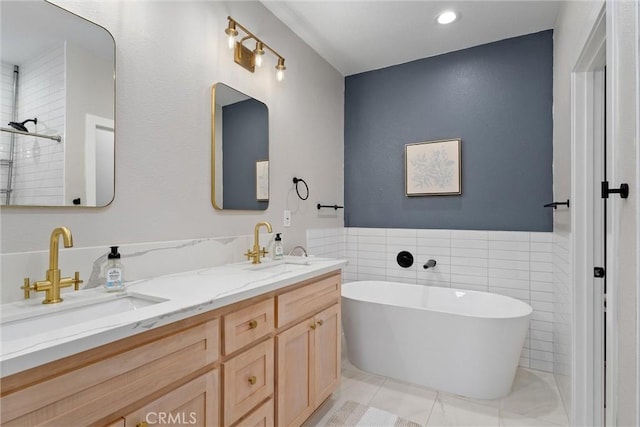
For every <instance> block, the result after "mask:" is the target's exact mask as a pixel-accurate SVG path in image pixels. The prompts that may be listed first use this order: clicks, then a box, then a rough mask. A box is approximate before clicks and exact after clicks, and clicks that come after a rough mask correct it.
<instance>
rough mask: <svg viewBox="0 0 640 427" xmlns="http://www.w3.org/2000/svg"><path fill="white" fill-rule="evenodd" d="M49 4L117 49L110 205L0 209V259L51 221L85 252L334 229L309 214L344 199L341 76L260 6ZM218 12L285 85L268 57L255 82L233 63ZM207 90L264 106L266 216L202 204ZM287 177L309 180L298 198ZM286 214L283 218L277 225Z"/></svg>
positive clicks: (44, 237)
mask: <svg viewBox="0 0 640 427" xmlns="http://www.w3.org/2000/svg"><path fill="white" fill-rule="evenodd" d="M55 3H57V4H59V5H61V6H63V7H66V8H67V9H69V10H71V11H72V12H74V13H77V14H79V15H81V16H83V17H86V18H87V19H90V20H92V21H94V22H96V23H98V24H100V25H102V26H104V27H105V28H107V29H108V30H109V31H110V32H111V33H112V34H113V36H114V38H115V41H116V75H117V77H116V195H115V200H114V201H113V203H112V204H111V205H109V206H107V207H105V208H96V209H86V208H76V209H74V208H55V209H54V208H41V209H32V208H31V209H30V208H3V209H2V211H1V218H0V225H1V237H2V249H1V250H2V253H12V252H21V251H34V250H43V249H46V248H47V247H48V241H49V235H50V233H51V230H52V229H53V228H54V227H55V226H58V225H66V226H68V227H69V228H70V229H71V230H72V232H73V236H74V242H75V246H76V247H88V246H100V245H103V246H105V245H109V244H117V243H135V242H152V241H161V240H180V239H190V238H201V237H212V236H229V235H241V234H247V233H251V232H252V231H253V226H254V225H255V223H256V222H257V221H262V220H268V221H270V222H271V223H272V224H273V225H274V227H275V229H276V230H274V231H278V232H279V231H283V232H284V234H283V240H284V245H285V250H287V249H288V248H290V247H293V245H295V244H301V243H303V242H304V237H305V234H304V233H305V230H306V229H307V228H310V227H321V226H322V227H325V226H326V227H341V226H342V225H343V218H342V212H340V214H339V215H330V216H328V217H320V216H319V214H318V211H317V210H316V207H315V204H316V203H317V202H318V201H326V202H331V203H336V202H337V203H342V201H343V90H344V81H343V77H342V76H341V75H340V73H338V72H337V71H336V70H335V69H333V68H332V67H331V66H330V65H329V64H328V63H327V62H326V61H324V60H323V59H322V58H320V57H319V56H318V55H317V54H316V53H315V52H314V51H313V50H312V49H311V48H309V47H308V46H307V45H306V44H305V43H303V42H302V41H301V40H300V39H299V38H297V36H295V35H294V34H293V33H292V32H291V31H290V30H289V29H288V28H287V27H285V26H284V25H283V24H282V23H281V22H280V21H279V20H278V19H276V18H275V17H274V16H273V15H271V14H270V12H268V11H267V10H266V9H265V8H264V7H263V6H262V5H261V4H260V3H258V2H188V1H184V2H128V1H121V2H101V1H97V2H67V1H56V2H55ZM228 15H231V16H233V17H234V18H235V19H237V20H238V21H239V22H240V23H241V24H243V25H245V26H246V27H248V28H249V29H250V30H251V31H252V32H254V33H255V34H256V35H258V36H259V37H261V38H262V39H263V40H264V41H265V42H267V43H268V44H269V45H270V46H273V47H274V48H275V49H276V50H277V51H278V52H279V53H281V54H282V55H283V56H284V57H285V58H286V66H287V71H286V77H285V81H284V82H282V83H277V82H276V81H275V79H274V74H275V69H274V67H275V62H274V59H273V57H272V56H271V55H269V54H267V58H266V67H264V69H262V70H260V71H259V72H256V73H255V74H251V73H249V72H248V71H246V70H245V69H243V68H241V67H240V66H238V65H236V64H235V63H234V62H233V54H232V52H231V51H230V50H229V49H228V48H227V47H226V39H225V37H224V29H225V28H226V25H227V16H228ZM216 82H224V83H226V84H228V85H230V86H232V87H234V88H236V89H238V90H239V91H240V92H243V93H246V94H249V95H252V96H254V97H255V98H257V99H260V100H262V101H264V102H265V103H266V104H267V105H268V107H269V131H270V161H271V162H270V166H271V168H270V169H271V179H270V184H271V191H270V194H271V199H270V203H269V208H268V210H267V211H265V212H255V213H254V212H245V213H237V212H233V213H229V212H220V211H215V210H214V209H213V207H212V204H211V200H210V197H211V196H210V194H211V187H210V185H211V164H210V162H211V160H210V159H211V86H212V85H213V84H214V83H216ZM294 159H295V161H294ZM293 176H299V177H303V178H304V179H305V180H306V181H307V183H309V187H310V194H311V196H310V198H309V200H307V201H306V202H301V201H298V200H297V196H295V191H293V192H292V185H293V184H292V182H291V179H292V177H293ZM285 208H289V209H291V211H292V214H293V216H292V226H291V227H290V228H287V229H283V227H282V214H283V210H284V209H285ZM61 257H64V253H62V254H61ZM34 270H35V269H34ZM43 273H44V271H39V270H37V271H28V272H27V271H25V275H27V274H31V275H33V276H39V275H41V274H43ZM63 273H66V272H63ZM2 285H3V286H5V283H4V282H3V283H2ZM10 285H11V286H14V285H16V286H19V285H20V284H10ZM6 286H9V284H7V285H6Z"/></svg>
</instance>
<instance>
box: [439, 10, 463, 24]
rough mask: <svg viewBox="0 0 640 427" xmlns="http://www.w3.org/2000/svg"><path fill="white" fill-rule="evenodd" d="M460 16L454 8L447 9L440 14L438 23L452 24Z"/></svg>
mask: <svg viewBox="0 0 640 427" xmlns="http://www.w3.org/2000/svg"><path fill="white" fill-rule="evenodd" d="M457 18H458V15H456V13H455V12H454V11H452V10H445V11H444V12H442V13H441V14H440V15H438V24H443V25H444V24H451V23H452V22H453V21H455V20H456V19H457Z"/></svg>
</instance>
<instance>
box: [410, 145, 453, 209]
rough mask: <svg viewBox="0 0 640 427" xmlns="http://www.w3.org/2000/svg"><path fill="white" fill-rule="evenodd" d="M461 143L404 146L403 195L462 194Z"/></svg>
mask: <svg viewBox="0 0 640 427" xmlns="http://www.w3.org/2000/svg"><path fill="white" fill-rule="evenodd" d="M461 142H462V141H461V140H460V139H459V138H457V139H444V140H439V141H427V142H418V143H414V144H406V145H405V146H404V153H405V155H404V170H405V194H406V195H407V196H445V195H457V194H462V176H461V161H460V149H461Z"/></svg>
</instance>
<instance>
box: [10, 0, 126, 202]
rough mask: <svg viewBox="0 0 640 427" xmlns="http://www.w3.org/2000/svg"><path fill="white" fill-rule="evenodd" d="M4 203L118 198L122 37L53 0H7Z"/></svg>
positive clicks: (107, 200) (108, 200) (88, 200)
mask: <svg viewBox="0 0 640 427" xmlns="http://www.w3.org/2000/svg"><path fill="white" fill-rule="evenodd" d="M0 19H1V22H0V36H1V37H0V39H1V40H2V41H1V46H0V63H1V67H2V68H1V71H2V79H0V84H1V85H2V87H1V91H0V94H1V95H0V103H1V105H2V108H1V109H0V111H1V113H0V129H1V130H2V132H0V206H7V205H8V206H83V207H99V206H106V205H108V204H109V203H110V202H111V200H113V197H114V182H115V179H114V171H115V166H114V158H115V156H114V153H115V139H114V129H115V42H114V40H113V37H112V36H111V34H110V33H109V32H108V31H107V30H106V29H104V28H103V27H101V26H99V25H97V24H95V23H93V22H91V21H88V20H86V19H84V18H82V17H80V16H78V15H75V14H74V13H71V12H69V11H67V10H65V9H62V8H60V7H58V6H56V5H53V4H51V3H49V2H47V1H9V2H3V4H2V14H1V16H0Z"/></svg>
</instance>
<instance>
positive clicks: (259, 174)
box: [256, 160, 269, 201]
mask: <svg viewBox="0 0 640 427" xmlns="http://www.w3.org/2000/svg"><path fill="white" fill-rule="evenodd" d="M256 200H258V201H267V200H269V160H258V161H257V162H256Z"/></svg>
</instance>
